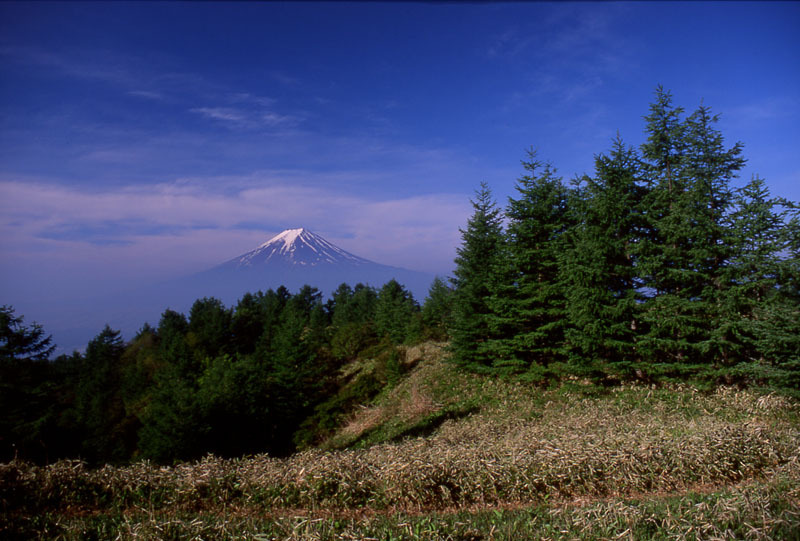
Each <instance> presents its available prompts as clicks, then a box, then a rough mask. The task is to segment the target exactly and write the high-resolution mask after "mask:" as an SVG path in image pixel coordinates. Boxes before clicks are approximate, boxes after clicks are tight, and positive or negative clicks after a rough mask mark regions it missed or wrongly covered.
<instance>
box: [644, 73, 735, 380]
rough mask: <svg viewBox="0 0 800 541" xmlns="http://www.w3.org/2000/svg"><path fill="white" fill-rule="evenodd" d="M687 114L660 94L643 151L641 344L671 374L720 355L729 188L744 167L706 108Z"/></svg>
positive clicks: (668, 98)
mask: <svg viewBox="0 0 800 541" xmlns="http://www.w3.org/2000/svg"><path fill="white" fill-rule="evenodd" d="M682 112H683V110H682V109H681V108H677V107H673V106H672V97H671V95H670V94H669V93H668V92H665V91H664V90H663V89H661V88H658V89H657V91H656V102H655V103H653V104H652V105H651V114H650V115H649V116H647V117H646V121H647V132H648V141H647V143H645V144H644V145H643V146H642V155H643V158H644V160H645V162H644V169H645V174H646V177H647V181H648V182H649V184H650V186H649V188H650V190H649V192H648V194H647V197H646V200H645V203H644V211H645V215H646V216H647V218H648V222H649V223H648V228H649V231H648V235H647V236H645V237H644V239H643V242H642V243H640V246H639V248H640V253H639V256H640V257H639V265H640V267H639V268H640V271H641V274H642V277H643V279H644V282H645V284H646V285H647V287H648V288H649V289H650V291H651V293H652V294H651V298H650V300H649V302H648V303H647V305H646V307H645V310H644V311H643V313H642V320H643V321H644V322H645V324H646V329H645V332H644V333H643V336H642V340H641V342H640V344H641V348H642V351H643V352H644V353H645V354H646V356H647V357H649V358H651V359H653V360H656V361H658V362H660V363H661V364H662V369H663V370H667V371H670V372H674V373H680V372H681V371H683V370H686V369H692V366H693V365H695V366H696V365H698V364H703V363H707V362H708V361H709V360H710V358H713V357H714V355H715V354H717V353H718V352H717V351H712V350H713V349H715V347H716V348H717V349H718V347H719V344H715V341H713V340H712V339H711V326H712V323H713V322H714V320H715V314H716V313H717V310H718V306H719V303H720V300H721V295H722V292H721V291H722V289H724V287H725V284H724V274H725V265H726V264H727V261H728V260H729V256H730V251H729V248H730V247H729V245H728V243H727V242H726V241H727V238H726V227H727V225H726V223H727V222H726V220H727V218H726V217H727V214H728V211H729V210H730V206H731V203H732V195H731V190H730V186H729V184H730V181H731V179H732V178H734V177H735V175H736V173H737V172H738V171H739V170H740V169H741V168H742V167H743V165H744V160H743V159H742V158H741V151H742V149H741V145H739V144H736V145H734V146H733V147H732V148H730V149H725V147H724V145H723V139H722V136H721V134H720V133H719V131H717V130H716V129H715V128H714V126H713V125H714V124H715V123H716V122H717V120H718V119H717V117H714V116H711V115H710V113H709V110H708V108H705V107H700V108H699V109H698V110H697V111H696V112H695V113H693V114H692V115H691V116H690V117H689V118H688V119H686V120H685V121H684V120H682V119H681V114H682Z"/></svg>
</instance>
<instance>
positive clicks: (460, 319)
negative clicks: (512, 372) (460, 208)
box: [450, 182, 503, 367]
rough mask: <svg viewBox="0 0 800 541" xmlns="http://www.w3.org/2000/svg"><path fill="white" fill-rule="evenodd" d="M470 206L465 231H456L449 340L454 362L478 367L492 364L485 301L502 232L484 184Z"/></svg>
mask: <svg viewBox="0 0 800 541" xmlns="http://www.w3.org/2000/svg"><path fill="white" fill-rule="evenodd" d="M471 203H472V208H473V214H472V217H470V219H469V221H468V222H467V227H466V229H460V230H459V231H460V232H461V239H462V241H461V246H460V247H459V248H458V249H457V250H456V253H457V256H456V259H455V263H456V269H455V271H454V272H453V274H454V276H455V277H454V278H453V285H454V299H453V314H452V319H451V328H450V336H451V347H452V351H453V356H454V358H455V359H456V361H457V362H459V363H461V364H464V365H467V366H472V367H479V366H486V365H489V364H491V356H490V355H489V353H488V352H487V350H486V343H487V341H488V340H489V338H490V336H491V334H490V331H489V324H488V315H489V313H490V308H489V303H488V300H489V294H490V292H491V291H492V284H493V283H494V282H495V281H496V268H497V263H498V258H499V255H500V248H501V244H502V238H503V228H502V221H501V216H500V210H499V209H498V208H497V203H496V202H495V201H494V199H493V198H492V192H491V190H490V189H489V185H488V184H487V183H485V182H482V183H481V185H480V188H479V189H478V190H477V191H476V192H475V199H474V200H473V201H471Z"/></svg>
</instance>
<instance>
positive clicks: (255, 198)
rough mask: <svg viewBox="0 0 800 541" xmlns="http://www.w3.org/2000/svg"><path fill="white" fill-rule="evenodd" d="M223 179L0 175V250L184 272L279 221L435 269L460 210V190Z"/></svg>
mask: <svg viewBox="0 0 800 541" xmlns="http://www.w3.org/2000/svg"><path fill="white" fill-rule="evenodd" d="M224 184H225V185H226V190H225V191H224V192H223V191H222V190H219V189H216V188H215V186H216V185H219V184H218V182H217V180H215V179H206V180H205V181H193V182H188V181H183V182H172V183H167V184H161V185H157V186H151V187H141V186H128V187H122V188H119V189H115V190H107V191H86V190H79V189H76V188H73V187H65V186H60V185H53V184H48V183H31V182H14V181H3V182H0V194H2V196H3V197H2V201H1V202H0V214H1V215H2V219H1V220H0V234H1V235H2V239H3V240H2V241H0V249H2V251H3V253H4V254H6V256H7V257H11V258H12V259H13V257H14V254H18V255H20V254H30V253H31V250H33V251H34V252H36V251H41V250H45V251H47V252H48V253H49V254H51V257H52V258H55V259H52V260H51V261H60V260H64V261H73V263H71V264H74V259H76V258H80V257H87V258H88V259H89V260H91V261H94V262H95V263H97V264H101V265H102V266H103V267H104V268H106V269H114V272H118V273H121V274H126V273H127V272H128V270H127V269H128V268H129V267H127V266H128V265H130V264H131V262H134V261H137V260H139V259H140V258H145V259H147V260H149V261H151V262H152V261H156V260H157V261H158V265H157V266H158V272H164V269H168V270H173V271H175V270H178V269H181V270H183V271H189V270H198V269H202V268H204V267H207V266H211V265H214V264H216V263H219V262H221V261H223V260H225V259H227V258H229V257H233V256H235V255H238V254H239V253H241V252H243V251H246V250H248V249H251V248H253V247H254V246H255V245H257V244H258V243H259V242H263V241H264V240H266V237H268V236H270V235H272V234H275V233H277V232H279V231H280V229H282V228H284V227H298V226H305V227H309V228H311V229H313V230H316V231H318V232H319V233H321V234H323V235H325V236H327V237H329V238H330V239H331V240H332V241H333V242H337V243H339V244H341V246H342V247H344V248H345V249H348V250H350V251H353V252H354V253H357V254H359V255H362V256H364V257H367V258H370V259H374V260H376V261H379V262H381V263H386V264H391V265H397V266H405V267H409V268H416V269H420V270H429V271H435V272H444V271H446V270H447V269H449V268H450V267H451V265H452V259H453V257H454V255H455V246H456V245H457V243H458V239H459V233H458V228H459V227H460V226H462V225H463V223H464V222H465V221H466V219H467V217H468V213H469V210H470V207H469V202H468V201H467V200H466V198H465V197H464V196H462V195H460V194H446V193H443V194H430V195H426V196H415V197H407V198H399V199H370V198H367V197H359V196H354V195H346V194H341V193H337V192H336V191H335V190H331V189H326V188H322V187H315V186H309V185H301V184H294V183H292V184H288V183H281V182H278V181H275V180H272V179H269V178H263V177H247V178H241V179H239V180H238V183H237V182H236V181H235V180H234V181H231V179H226V181H225V183H224ZM231 186H238V188H236V189H231V188H230V187H231ZM204 238H206V239H207V240H208V242H207V243H206V244H205V245H204V248H203V249H202V250H198V249H197V246H198V245H201V244H203V239H204ZM98 247H102V249H103V250H105V253H106V254H107V259H106V260H105V261H104V262H101V261H99V259H100V258H101V256H100V254H101V251H98V250H99V248H98ZM81 254H83V255H81ZM86 254H92V256H91V257H89V256H88V255H86ZM154 254H158V258H157V259H153V255H154ZM141 266H142V265H141V264H135V265H134V267H133V268H137V269H141ZM154 267H155V265H154ZM139 272H141V270H140V271H139ZM151 272H153V270H151Z"/></svg>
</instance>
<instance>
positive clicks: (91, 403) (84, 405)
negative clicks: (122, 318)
mask: <svg viewBox="0 0 800 541" xmlns="http://www.w3.org/2000/svg"><path fill="white" fill-rule="evenodd" d="M124 350H125V345H124V343H123V341H122V337H121V336H120V332H119V331H115V330H113V329H111V328H110V327H109V326H108V325H106V326H105V328H104V329H103V330H102V331H101V332H100V334H98V335H97V336H96V337H95V338H94V339H93V340H92V341H91V342H89V345H88V346H87V347H86V355H85V356H84V358H83V363H82V366H81V368H80V373H79V383H78V389H77V393H76V409H77V412H78V418H79V419H80V422H81V423H82V425H83V426H84V427H85V431H86V440H85V444H84V450H85V452H86V453H87V456H88V457H89V458H90V459H91V460H94V461H120V460H124V459H126V458H128V456H130V452H131V450H132V449H129V448H126V447H127V445H126V443H128V444H130V445H132V444H133V441H135V438H133V435H132V434H126V433H125V431H124V426H125V423H124V422H123V421H124V419H125V407H124V404H123V402H122V378H121V375H122V374H121V368H122V366H121V362H120V361H121V359H122V354H123V352H124ZM134 434H135V433H134Z"/></svg>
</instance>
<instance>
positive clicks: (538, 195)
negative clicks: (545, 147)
mask: <svg viewBox="0 0 800 541" xmlns="http://www.w3.org/2000/svg"><path fill="white" fill-rule="evenodd" d="M522 165H523V167H524V168H525V170H526V171H527V174H525V175H523V176H522V177H521V178H520V179H519V180H518V181H517V186H516V189H517V192H518V193H519V198H518V199H514V198H509V203H508V207H507V209H506V216H507V217H508V220H509V225H508V228H507V233H506V236H507V242H506V248H505V251H504V252H503V261H502V266H501V275H500V276H499V280H497V281H495V287H494V288H493V290H492V296H491V315H490V316H489V328H490V330H491V335H492V338H491V340H490V341H489V344H488V346H489V349H490V350H491V351H492V355H493V356H494V357H495V361H494V366H495V367H496V368H500V369H503V370H509V369H510V370H514V371H518V370H525V369H538V368H539V367H542V366H546V365H548V364H550V363H552V362H554V361H559V360H562V359H563V354H564V327H565V322H566V299H565V292H564V288H563V284H562V283H561V280H560V274H559V261H560V257H561V253H562V252H563V250H564V248H565V238H564V234H565V233H566V232H567V230H568V229H569V227H570V220H569V215H568V205H567V200H568V196H569V194H568V190H567V188H566V187H565V186H564V185H563V184H562V182H561V179H560V178H559V177H557V176H556V174H555V173H556V172H555V170H554V169H553V168H552V167H551V166H550V165H549V164H543V163H542V162H540V161H538V160H537V158H536V153H535V152H534V151H532V150H531V151H529V153H528V159H527V160H526V161H523V162H522Z"/></svg>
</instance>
